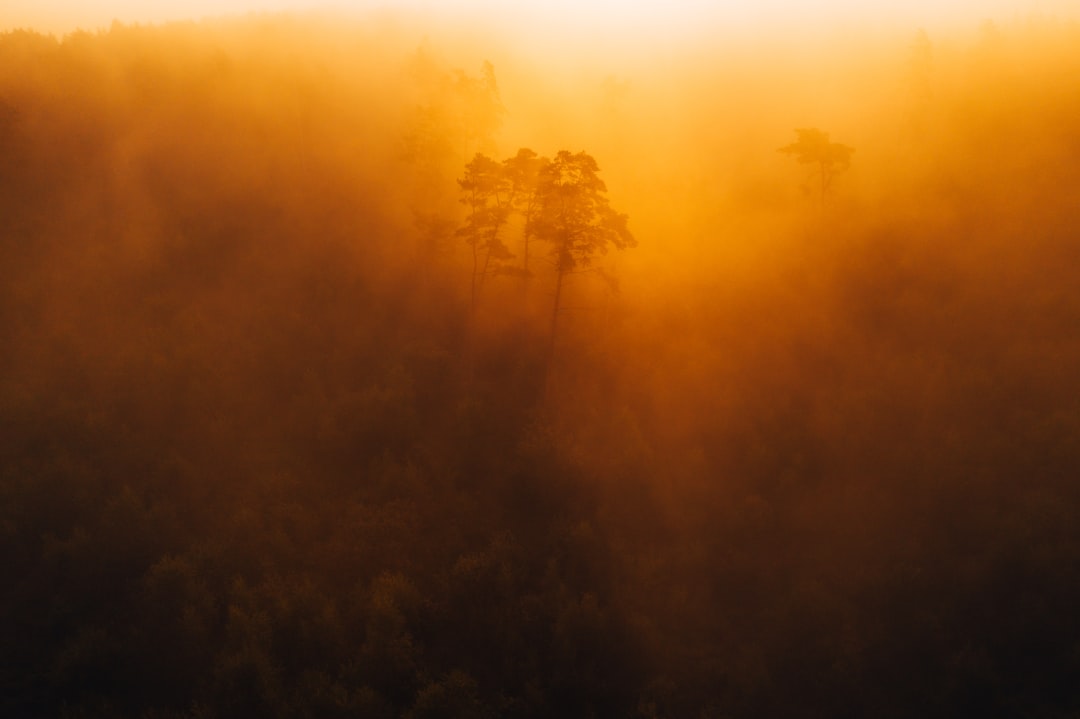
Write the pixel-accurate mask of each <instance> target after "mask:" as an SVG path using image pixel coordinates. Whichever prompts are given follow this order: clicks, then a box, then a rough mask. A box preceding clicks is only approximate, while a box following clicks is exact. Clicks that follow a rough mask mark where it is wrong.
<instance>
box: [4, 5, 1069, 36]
mask: <svg viewBox="0 0 1080 719" xmlns="http://www.w3.org/2000/svg"><path fill="white" fill-rule="evenodd" d="M387 6H388V7H395V8H403V9H419V10H422V11H424V12H430V13H438V14H440V15H448V16H458V17H462V16H468V15H470V14H476V13H480V14H481V15H482V16H484V17H486V18H489V19H497V20H501V21H506V20H509V21H511V22H515V23H518V22H520V23H522V24H523V25H525V26H526V27H529V26H533V25H535V24H537V23H539V24H541V25H544V26H547V27H550V28H558V27H565V26H574V27H577V28H582V27H585V28H590V29H594V30H598V31H607V32H627V31H637V32H661V31H670V30H672V29H675V30H681V29H697V30H699V31H700V30H701V29H702V27H703V26H705V27H726V28H729V29H738V28H743V29H753V28H761V27H781V28H800V27H804V28H805V27H814V26H817V27H821V26H830V25H832V26H845V25H848V26H850V25H852V24H863V23H870V24H878V25H881V24H904V25H911V26H924V27H934V26H939V25H943V24H957V23H964V24H967V25H971V24H977V23H979V22H981V21H982V20H986V19H992V20H996V21H1009V20H1013V19H1017V18H1024V17H1027V16H1032V15H1041V16H1056V17H1067V18H1072V19H1075V18H1078V17H1080V0H948V1H947V2H943V0H890V2H888V3H881V2H867V0H754V1H753V2H748V1H747V0H637V1H635V0H2V2H0V29H11V28H16V27H30V28H34V29H39V30H45V31H49V32H55V33H66V32H70V31H71V30H74V29H76V28H83V29H97V28H102V27H107V26H108V25H109V24H110V23H111V22H112V21H113V20H114V19H118V20H120V21H121V22H124V23H151V22H161V21H165V20H184V19H197V18H201V17H205V16H213V15H226V14H243V13H248V12H252V11H279V10H286V9H290V10H323V9H331V10H346V11H363V10H367V9H371V8H377V7H387Z"/></svg>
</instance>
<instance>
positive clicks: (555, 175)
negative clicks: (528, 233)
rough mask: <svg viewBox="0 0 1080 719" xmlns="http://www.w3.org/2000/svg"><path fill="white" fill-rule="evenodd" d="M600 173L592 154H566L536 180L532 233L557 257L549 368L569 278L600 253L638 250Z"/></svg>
mask: <svg viewBox="0 0 1080 719" xmlns="http://www.w3.org/2000/svg"><path fill="white" fill-rule="evenodd" d="M599 172H600V168H599V167H598V166H597V164H596V160H595V159H593V157H592V156H591V155H588V154H586V153H584V152H579V153H577V154H572V153H570V152H568V151H566V150H562V151H560V152H559V154H557V155H556V156H555V159H554V160H552V161H550V162H548V163H546V164H545V165H544V166H543V167H542V168H541V169H540V172H539V175H538V179H537V196H538V203H539V204H538V208H537V213H536V217H535V219H534V220H533V222H532V230H533V232H534V233H535V235H536V237H538V238H539V239H541V240H544V241H546V242H549V243H550V244H551V245H552V246H553V254H554V255H555V299H554V301H553V303H552V308H551V328H550V333H549V345H548V364H549V365H550V360H551V357H552V356H553V355H554V352H555V333H556V330H557V328H558V321H559V311H560V309H561V307H562V305H561V303H562V292H563V284H564V281H565V279H566V276H567V275H568V274H569V273H571V272H573V271H574V270H576V269H577V268H579V267H587V266H589V265H590V264H591V263H592V262H593V260H594V259H595V257H596V255H597V254H605V253H606V252H607V250H608V248H609V247H610V246H614V247H616V248H617V249H620V250H621V249H624V248H627V247H635V246H636V245H637V241H636V240H635V239H634V236H633V235H632V234H630V230H629V229H628V228H627V216H626V215H624V214H620V213H618V212H616V211H615V210H613V209H612V208H611V206H610V204H609V203H608V198H607V186H606V185H605V184H604V181H603V180H601V179H600V176H599V174H598V173H599Z"/></svg>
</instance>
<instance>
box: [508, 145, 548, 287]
mask: <svg viewBox="0 0 1080 719" xmlns="http://www.w3.org/2000/svg"><path fill="white" fill-rule="evenodd" d="M547 162H548V160H547V159H546V158H542V157H539V156H537V154H536V153H535V152H533V151H532V150H530V149H528V148H526V147H523V148H521V149H520V150H518V151H517V154H516V155H514V156H513V157H510V158H507V159H505V160H503V163H502V164H503V172H504V173H505V175H506V179H507V181H508V182H509V183H510V206H511V208H512V209H513V210H515V211H517V212H518V213H520V214H521V216H522V218H523V220H524V224H523V230H522V249H521V269H520V274H521V277H522V280H523V282H524V284H525V286H526V287H527V286H528V282H529V278H530V277H531V276H532V274H531V272H530V271H529V240H530V239H531V238H532V236H533V233H534V231H535V225H536V220H537V213H538V211H539V209H540V196H539V192H538V188H539V185H538V182H539V178H540V171H541V169H542V168H543V167H544V166H545V165H546V164H547Z"/></svg>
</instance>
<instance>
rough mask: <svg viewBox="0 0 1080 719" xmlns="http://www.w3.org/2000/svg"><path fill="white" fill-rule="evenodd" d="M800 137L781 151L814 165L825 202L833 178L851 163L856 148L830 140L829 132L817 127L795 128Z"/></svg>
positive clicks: (814, 171)
mask: <svg viewBox="0 0 1080 719" xmlns="http://www.w3.org/2000/svg"><path fill="white" fill-rule="evenodd" d="M795 132H796V134H798V137H799V139H798V140H797V141H795V142H793V143H791V144H790V145H785V146H784V147H781V148H780V149H779V152H782V153H784V154H785V155H792V156H793V157H794V158H795V159H796V160H798V162H799V164H800V165H812V166H813V168H814V169H813V174H812V177H813V178H815V179H816V180H817V182H818V186H819V188H820V195H819V196H820V201H821V204H822V205H824V204H825V193H826V192H827V191H828V189H829V188H830V187H831V186H832V181H833V179H834V178H835V177H836V176H837V175H839V174H840V173H841V172H843V171H844V170H846V169H848V167H849V166H850V165H851V153H853V152H855V150H854V149H852V148H850V147H848V146H847V145H841V144H840V143H838V142H830V141H829V133H827V132H822V131H821V130H818V129H817V128H800V129H797V130H795Z"/></svg>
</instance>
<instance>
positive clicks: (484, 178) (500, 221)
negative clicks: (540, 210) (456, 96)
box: [457, 153, 514, 309]
mask: <svg viewBox="0 0 1080 719" xmlns="http://www.w3.org/2000/svg"><path fill="white" fill-rule="evenodd" d="M458 185H459V186H460V187H461V193H462V197H461V202H462V203H463V204H464V205H466V206H467V207H468V208H469V215H468V217H466V218H465V224H464V225H462V226H461V227H460V228H458V231H457V234H458V235H459V236H461V237H464V238H465V242H466V243H468V245H469V247H470V248H472V282H471V285H470V294H469V302H470V306H471V307H472V308H474V309H475V307H476V296H477V292H478V290H479V288H480V287H482V286H483V283H484V279H485V278H486V277H487V275H488V273H489V272H491V271H493V269H494V267H493V266H492V262H493V261H494V262H495V265H500V264H501V263H503V262H505V261H506V260H509V259H511V258H513V256H514V255H513V253H511V252H510V250H509V249H508V248H507V247H506V244H505V243H503V241H502V240H501V239H499V230H500V229H502V226H503V225H504V224H505V223H506V220H507V218H508V217H509V216H510V199H511V198H510V191H511V183H510V181H509V180H508V179H507V177H506V173H505V172H504V168H503V165H501V164H500V163H498V162H496V161H495V160H492V159H491V158H490V157H488V156H487V155H483V154H480V153H477V155H476V157H474V158H473V159H472V161H471V162H470V163H469V164H468V165H466V166H465V177H464V178H462V179H460V180H458ZM481 255H483V265H481V264H480V258H481Z"/></svg>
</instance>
